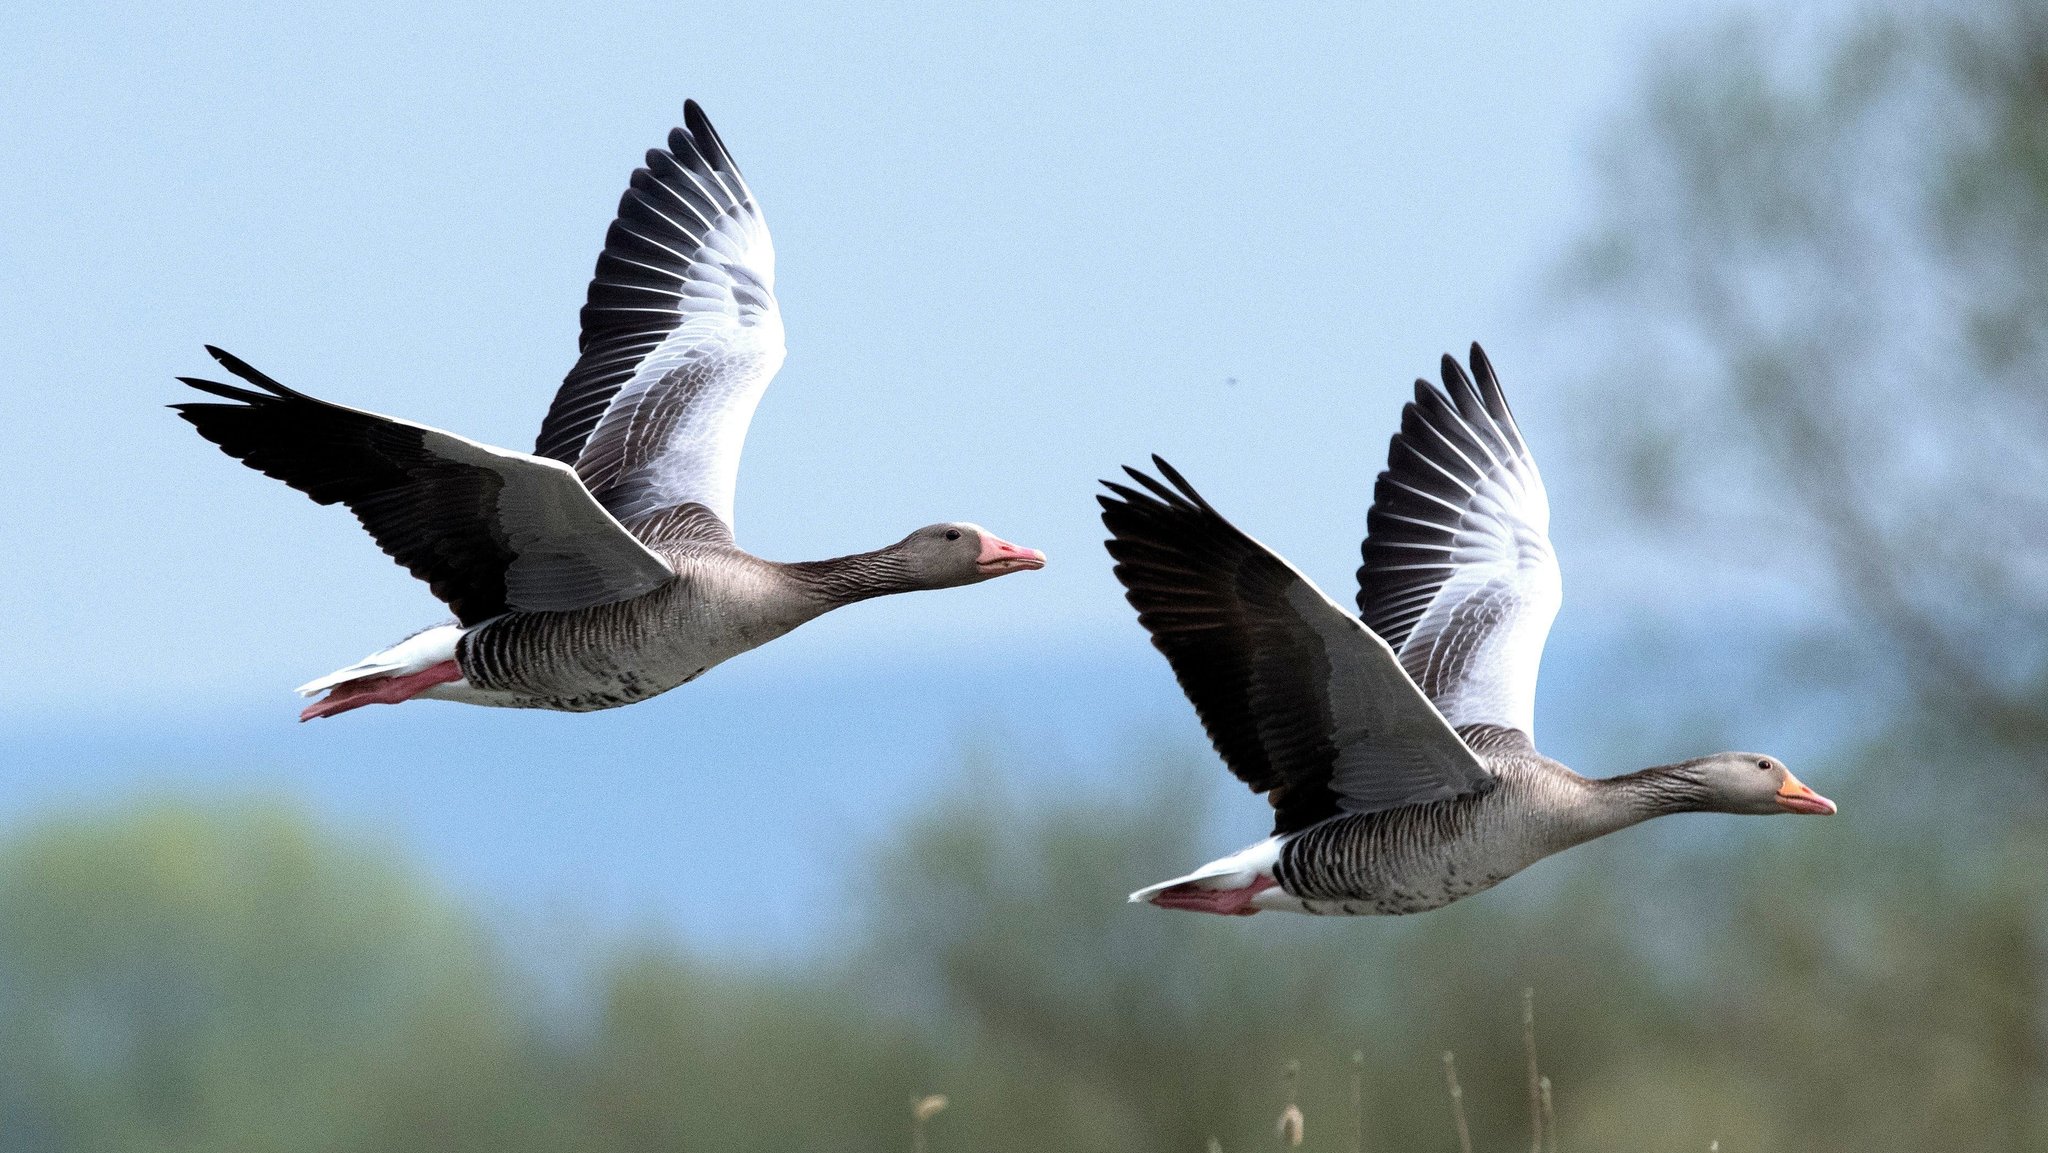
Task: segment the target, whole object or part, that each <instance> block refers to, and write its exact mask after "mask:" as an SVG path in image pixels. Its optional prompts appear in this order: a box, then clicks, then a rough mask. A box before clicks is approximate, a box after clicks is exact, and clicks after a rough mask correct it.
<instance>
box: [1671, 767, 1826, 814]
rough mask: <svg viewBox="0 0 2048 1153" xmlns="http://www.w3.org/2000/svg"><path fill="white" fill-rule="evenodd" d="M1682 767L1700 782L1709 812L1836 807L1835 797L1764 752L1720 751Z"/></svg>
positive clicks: (1806, 810)
mask: <svg viewBox="0 0 2048 1153" xmlns="http://www.w3.org/2000/svg"><path fill="white" fill-rule="evenodd" d="M1682 771H1683V772H1684V773H1685V775H1686V776H1688V777H1691V778H1692V781H1693V783H1695V784H1696V785H1697V786H1698V789H1699V793H1700V801H1701V804H1700V807H1701V808H1702V809H1705V810H1707V811H1709V812H1716V813H1741V814H1746V815H1750V816H1766V815H1769V814H1773V813H1803V814H1808V815H1812V816H1828V815H1831V814H1833V813H1834V811H1835V803H1834V802H1833V801H1830V800H1828V799H1827V798H1826V797H1823V796H1821V795H1820V794H1819V793H1816V792H1814V791H1813V790H1812V789H1811V788H1809V787H1807V786H1806V785H1805V784H1804V783H1803V782H1801V781H1800V779H1799V778H1798V777H1795V776H1793V775H1792V770H1790V769H1788V768H1786V767H1785V762H1783V761H1781V760H1779V759H1778V758H1776V757H1770V756H1765V755H1764V754H1762V753H1716V754H1715V755H1713V756H1711V757H1701V758H1699V759H1698V760H1695V761H1688V762H1686V763H1685V764H1684V765H1683V766H1682Z"/></svg>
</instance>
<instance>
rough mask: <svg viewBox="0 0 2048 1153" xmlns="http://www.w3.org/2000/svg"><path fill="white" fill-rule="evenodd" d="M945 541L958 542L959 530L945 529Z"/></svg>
mask: <svg viewBox="0 0 2048 1153" xmlns="http://www.w3.org/2000/svg"><path fill="white" fill-rule="evenodd" d="M946 539H947V540H959V539H960V530H959V529H957V528H949V529H947V530H946Z"/></svg>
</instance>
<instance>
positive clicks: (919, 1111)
mask: <svg viewBox="0 0 2048 1153" xmlns="http://www.w3.org/2000/svg"><path fill="white" fill-rule="evenodd" d="M945 1107H946V1095H945V1094H944V1093H932V1094H929V1095H927V1096H923V1097H912V1098H911V1099H910V1148H911V1150H912V1153H925V1140H924V1123H925V1122H927V1121H929V1120H931V1119H932V1118H934V1117H936V1116H938V1115H939V1111H940V1110H942V1109H944V1108H945Z"/></svg>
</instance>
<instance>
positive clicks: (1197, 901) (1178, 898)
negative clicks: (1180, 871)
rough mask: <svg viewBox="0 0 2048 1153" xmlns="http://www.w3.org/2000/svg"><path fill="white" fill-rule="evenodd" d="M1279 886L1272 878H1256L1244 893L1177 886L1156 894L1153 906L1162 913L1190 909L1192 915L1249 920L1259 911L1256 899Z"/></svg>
mask: <svg viewBox="0 0 2048 1153" xmlns="http://www.w3.org/2000/svg"><path fill="white" fill-rule="evenodd" d="M1277 885H1279V882H1278V881H1275V880H1274V879H1273V878H1271V877H1255V878H1253V880H1252V883H1251V884H1249V885H1246V886H1245V887H1244V888H1242V889H1204V888H1201V887H1200V886H1197V885H1194V884H1186V885H1175V886H1174V887H1173V888H1171V889H1162V890H1160V891H1159V892H1157V893H1154V894H1152V903H1153V904H1155V905H1157V906H1159V907H1160V908H1162V909H1186V910H1187V911H1189V912H1191V913H1216V914H1218V915H1220V916H1225V917H1249V916H1251V915H1252V914H1253V913H1256V912H1258V911H1259V910H1258V909H1257V908H1255V907H1254V906H1253V905H1252V898H1253V897H1256V896H1258V895H1259V894H1260V893H1263V892H1265V891H1266V890H1267V889H1271V888H1274V887H1276V886H1277Z"/></svg>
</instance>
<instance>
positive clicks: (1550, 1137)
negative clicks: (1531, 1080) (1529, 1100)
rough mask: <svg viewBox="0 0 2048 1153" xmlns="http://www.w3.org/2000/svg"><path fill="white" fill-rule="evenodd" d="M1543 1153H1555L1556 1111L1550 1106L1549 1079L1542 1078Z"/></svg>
mask: <svg viewBox="0 0 2048 1153" xmlns="http://www.w3.org/2000/svg"><path fill="white" fill-rule="evenodd" d="M1539 1084H1540V1085H1541V1086H1542V1088H1543V1153H1557V1111H1556V1110H1555V1109H1553V1108H1551V1106H1550V1078H1548V1077H1545V1078H1543V1079H1542V1080H1541V1081H1540V1082H1539Z"/></svg>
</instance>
